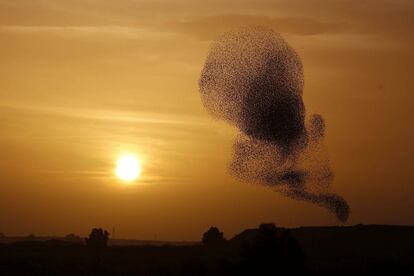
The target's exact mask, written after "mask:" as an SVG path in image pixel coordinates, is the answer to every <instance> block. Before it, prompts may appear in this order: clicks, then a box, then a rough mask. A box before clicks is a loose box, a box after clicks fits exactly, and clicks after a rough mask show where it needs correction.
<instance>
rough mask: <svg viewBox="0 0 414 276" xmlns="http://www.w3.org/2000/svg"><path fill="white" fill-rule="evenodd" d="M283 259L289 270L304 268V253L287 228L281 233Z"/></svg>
mask: <svg viewBox="0 0 414 276" xmlns="http://www.w3.org/2000/svg"><path fill="white" fill-rule="evenodd" d="M282 244H283V259H284V260H285V262H284V263H285V266H286V267H287V268H288V269H289V271H294V270H296V271H302V270H304V268H305V259H306V255H305V252H304V251H303V249H302V247H301V246H300V244H299V242H298V241H297V240H296V239H295V238H294V237H293V236H292V234H291V232H290V230H289V229H285V230H284V231H283V235H282Z"/></svg>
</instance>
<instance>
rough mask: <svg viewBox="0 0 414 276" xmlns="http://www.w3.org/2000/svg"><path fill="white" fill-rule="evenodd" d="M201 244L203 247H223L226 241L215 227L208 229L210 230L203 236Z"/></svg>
mask: <svg viewBox="0 0 414 276" xmlns="http://www.w3.org/2000/svg"><path fill="white" fill-rule="evenodd" d="M202 242H203V245H204V246H209V247H216V246H221V245H223V244H224V243H225V242H226V239H225V238H224V235H223V232H220V230H219V229H218V228H217V227H210V229H208V231H207V232H205V233H204V234H203V239H202Z"/></svg>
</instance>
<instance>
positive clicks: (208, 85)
mask: <svg viewBox="0 0 414 276" xmlns="http://www.w3.org/2000/svg"><path fill="white" fill-rule="evenodd" d="M199 87H200V95H201V99H202V102H203V105H204V107H205V108H206V109H207V111H208V113H209V114H210V115H211V116H212V117H214V118H216V119H219V120H224V121H226V122H228V123H229V124H231V125H233V126H235V127H236V128H237V129H239V135H238V137H237V139H236V141H235V143H234V146H233V159H232V161H231V164H230V171H231V173H232V174H233V175H234V176H235V177H237V178H239V179H241V180H243V181H247V182H251V183H257V184H261V185H264V186H266V187H269V188H271V189H273V190H275V191H278V192H280V193H282V194H283V195H286V196H288V197H290V198H293V199H298V200H304V201H308V202H311V203H314V204H317V205H319V206H321V207H324V208H327V209H328V210H330V211H331V212H333V213H334V214H335V215H336V217H337V218H338V219H339V220H340V221H342V222H346V220H347V219H348V216H349V205H348V204H347V202H346V201H345V200H344V199H343V198H342V197H341V196H339V195H336V194H334V193H331V192H330V191H329V186H330V184H331V183H332V181H333V173H332V170H331V167H330V164H329V159H328V158H327V154H326V152H325V150H324V148H323V139H324V134H325V122H324V119H323V117H322V116H321V115H319V114H313V115H311V116H309V118H308V120H307V122H305V116H306V114H305V106H304V103H303V99H302V96H303V87H304V78H303V66H302V62H301V60H300V57H299V56H298V54H297V53H296V52H295V50H294V49H293V48H292V47H290V46H289V44H288V43H287V42H286V41H285V40H284V39H283V38H282V37H281V36H280V35H279V34H278V33H276V32H274V31H273V30H272V29H270V28H266V27H245V28H240V29H236V30H233V31H230V32H227V33H224V34H222V35H221V36H220V37H218V39H217V40H216V41H215V42H214V43H213V44H212V46H211V48H210V51H209V53H208V56H207V59H206V62H205V64H204V67H203V69H202V72H201V77H200V80H199Z"/></svg>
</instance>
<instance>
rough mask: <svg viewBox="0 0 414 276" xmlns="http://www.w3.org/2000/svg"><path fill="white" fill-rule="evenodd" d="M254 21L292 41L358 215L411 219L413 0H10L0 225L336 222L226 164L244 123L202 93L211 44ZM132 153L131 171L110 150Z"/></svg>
mask: <svg viewBox="0 0 414 276" xmlns="http://www.w3.org/2000/svg"><path fill="white" fill-rule="evenodd" d="M248 24H255V25H257V24H260V25H265V26H271V27H272V28H274V29H275V30H276V31H278V32H280V33H282V35H283V36H284V37H285V38H286V40H287V41H288V42H289V43H290V44H291V45H292V46H293V47H294V48H295V49H296V50H297V51H298V53H299V54H300V56H301V58H302V62H303V64H304V69H305V90H304V100H305V105H306V109H307V113H308V114H311V113H321V114H323V115H324V117H325V119H326V123H327V137H326V140H325V144H326V147H327V150H328V152H329V157H330V160H331V164H332V168H333V170H334V173H335V181H334V183H333V185H332V190H333V191H335V192H337V193H338V194H340V195H342V196H344V197H345V198H346V199H347V200H348V202H349V204H350V206H351V216H350V219H349V221H348V223H349V224H355V223H366V224H368V223H392V224H414V215H412V210H413V209H414V200H413V199H412V197H413V196H414V187H413V181H412V180H413V176H412V172H413V170H414V162H413V160H412V156H413V154H414V143H413V142H412V141H413V139H414V135H413V134H414V131H413V129H412V124H413V116H412V114H411V109H412V102H413V100H414V96H413V91H414V84H413V82H412V78H413V76H412V75H413V72H414V65H413V62H414V52H413V46H414V39H413V33H414V3H413V2H412V1H410V0H406V1H404V0H395V1H391V0H389V1H388V0H387V1H386V0H369V1H345V0H337V1H334V0H332V1H327V0H326V1H322V0H316V1H308V0H294V1H274V0H273V1H270V0H268V1H258V0H255V1H247V0H245V1H240V0H237V1H236V0H232V1H218V0H217V1H195V0H179V1H169V0H147V1H144V0H135V1H134V0H123V1H115V0H112V1H110V0H74V1H69V0H66V1H65V0H38V1H29V0H20V1H16V0H0V60H1V63H0V133H1V135H0V152H1V154H0V232H3V233H5V234H7V235H26V234H29V233H33V234H36V235H49V234H56V235H65V234H67V233H71V232H73V233H77V234H80V235H85V234H87V232H88V231H89V230H90V228H92V227H94V226H100V227H105V228H107V229H112V226H115V228H116V232H117V236H118V237H125V238H127V237H128V238H138V239H153V238H154V237H155V235H156V236H157V238H158V239H164V240H195V239H199V238H200V235H201V233H202V232H203V231H204V230H206V229H207V228H208V227H209V226H211V225H215V226H218V227H219V228H220V229H221V230H223V231H224V233H225V235H226V236H227V237H231V236H232V235H234V234H235V233H238V232H240V231H241V230H243V229H245V228H247V227H255V226H257V225H258V224H259V223H261V222H269V221H272V222H275V223H276V224H278V225H283V226H299V225H327V224H329V225H332V224H338V222H337V220H336V219H335V217H334V216H333V215H332V214H331V213H329V212H328V211H327V210H325V209H322V208H319V207H317V206H314V205H311V204H309V203H305V202H300V201H294V200H292V199H288V198H285V197H283V196H281V195H280V194H278V193H274V192H272V191H270V190H268V189H266V188H263V187H261V186H257V185H252V184H249V183H243V182H239V181H237V180H235V179H233V178H232V177H231V176H230V175H229V173H228V170H227V167H228V163H229V161H230V160H231V147H232V144H233V141H234V136H235V135H236V133H237V131H236V130H235V129H233V128H232V127H230V126H229V125H227V124H225V123H224V122H218V121H214V120H212V119H211V118H210V117H209V116H208V114H207V112H206V111H205V110H204V109H203V107H202V104H201V100H200V98H199V93H198V78H199V74H200V71H201V68H202V66H203V63H204V60H205V58H206V55H207V52H208V47H209V44H210V43H211V41H212V39H214V38H215V37H216V36H217V35H218V34H220V33H221V32H223V31H225V30H228V29H231V28H234V27H237V26H240V25H248ZM124 152H130V153H134V154H137V155H138V156H139V157H140V159H141V162H142V165H143V168H142V175H141V176H142V177H141V178H140V179H139V180H137V181H136V182H135V183H133V184H129V185H125V183H122V182H121V181H120V180H118V179H117V178H116V177H115V175H114V166H115V162H116V158H117V157H118V156H119V155H120V154H122V153H124Z"/></svg>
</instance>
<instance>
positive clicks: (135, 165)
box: [115, 154, 141, 182]
mask: <svg viewBox="0 0 414 276" xmlns="http://www.w3.org/2000/svg"><path fill="white" fill-rule="evenodd" d="M115 173H116V175H117V176H118V177H119V178H120V179H121V180H123V181H128V182H129V181H133V180H135V179H137V178H138V177H139V175H140V174H141V163H140V161H139V160H138V159H137V158H136V157H135V156H133V155H129V154H128V155H123V156H121V157H120V158H119V159H118V160H117V161H116V170H115Z"/></svg>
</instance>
